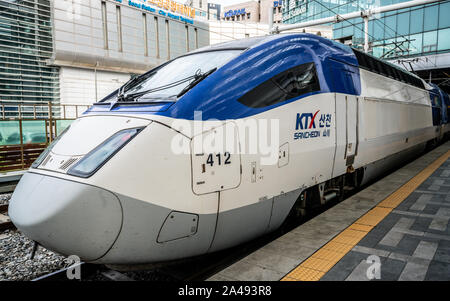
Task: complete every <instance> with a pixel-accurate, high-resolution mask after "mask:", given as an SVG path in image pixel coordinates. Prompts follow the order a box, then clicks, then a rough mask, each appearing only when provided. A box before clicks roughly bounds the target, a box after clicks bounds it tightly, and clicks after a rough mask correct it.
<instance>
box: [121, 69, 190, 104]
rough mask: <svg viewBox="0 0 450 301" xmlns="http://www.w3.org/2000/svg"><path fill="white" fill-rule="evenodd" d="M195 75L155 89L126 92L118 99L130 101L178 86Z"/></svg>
mask: <svg viewBox="0 0 450 301" xmlns="http://www.w3.org/2000/svg"><path fill="white" fill-rule="evenodd" d="M195 77H196V76H195V75H192V76H189V77H186V78H183V79H180V80H178V81H176V82H173V83H170V84H167V85H163V86H160V87H157V88H153V89H149V90H145V91H141V92H136V93H132V94H125V95H123V96H122V97H121V98H120V99H119V100H118V101H120V102H123V101H128V100H134V99H136V98H139V97H142V96H144V95H145V94H149V93H153V92H158V91H162V90H166V89H170V88H173V87H176V86H178V85H180V84H182V83H184V82H187V81H190V80H191V79H195Z"/></svg>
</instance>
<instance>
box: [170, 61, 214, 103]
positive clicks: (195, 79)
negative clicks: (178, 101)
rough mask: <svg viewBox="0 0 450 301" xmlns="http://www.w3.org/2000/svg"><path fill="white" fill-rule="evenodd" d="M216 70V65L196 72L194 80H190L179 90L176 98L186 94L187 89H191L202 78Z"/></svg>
mask: <svg viewBox="0 0 450 301" xmlns="http://www.w3.org/2000/svg"><path fill="white" fill-rule="evenodd" d="M216 70H217V67H216V68H213V69H211V70H209V71H206V72H205V73H201V72H199V73H196V74H195V78H194V80H193V81H192V82H190V83H189V85H187V86H186V87H185V88H184V89H183V90H181V92H180V93H178V95H177V98H179V97H181V96H183V95H184V94H186V93H187V92H188V91H189V90H191V89H192V88H194V87H195V86H197V85H198V84H199V83H200V82H201V81H202V80H204V79H205V78H207V77H208V76H210V75H211V74H212V73H214V72H215V71H216Z"/></svg>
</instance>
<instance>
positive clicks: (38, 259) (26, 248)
mask: <svg viewBox="0 0 450 301" xmlns="http://www.w3.org/2000/svg"><path fill="white" fill-rule="evenodd" d="M32 248H33V242H32V241H31V240H29V239H28V238H26V237H25V236H24V235H23V234H22V233H20V232H19V231H17V230H6V231H3V232H0V281H5V280H12V281H18V280H32V279H35V278H37V277H39V276H42V275H45V274H48V273H51V272H54V271H57V270H60V269H62V268H63V267H65V266H66V263H65V262H64V257H63V256H60V255H57V254H55V253H53V252H52V251H49V250H47V249H45V248H43V247H39V248H38V251H37V252H36V255H35V257H34V259H33V260H31V259H29V258H30V253H31V250H32Z"/></svg>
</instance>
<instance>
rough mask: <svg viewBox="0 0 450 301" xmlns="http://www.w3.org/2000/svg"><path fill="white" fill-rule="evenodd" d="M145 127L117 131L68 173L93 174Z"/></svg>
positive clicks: (83, 175) (84, 176)
mask: <svg viewBox="0 0 450 301" xmlns="http://www.w3.org/2000/svg"><path fill="white" fill-rule="evenodd" d="M142 129H143V128H134V129H126V130H122V131H120V132H117V133H115V134H114V135H112V136H111V137H110V138H108V139H107V140H106V141H105V142H103V143H102V144H100V145H99V146H97V147H96V148H95V149H93V150H92V151H91V152H89V153H88V154H87V155H86V156H84V158H83V159H81V160H80V161H79V162H78V163H76V164H75V165H74V166H72V167H71V168H70V169H69V171H68V172H67V174H69V175H72V176H77V177H82V178H88V177H90V176H92V175H93V174H94V173H95V172H96V171H97V170H99V169H100V168H101V167H102V166H103V165H104V164H105V163H106V162H108V160H109V159H111V158H112V157H113V156H114V155H115V154H116V153H117V152H118V151H119V150H121V149H122V147H124V146H125V145H126V144H127V143H128V142H130V141H131V139H133V138H134V137H135V136H136V135H137V134H138V133H139V132H140V131H141V130H142Z"/></svg>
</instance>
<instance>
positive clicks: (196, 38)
mask: <svg viewBox="0 0 450 301" xmlns="http://www.w3.org/2000/svg"><path fill="white" fill-rule="evenodd" d="M194 31H195V49H197V48H198V29H197V28H194Z"/></svg>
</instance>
